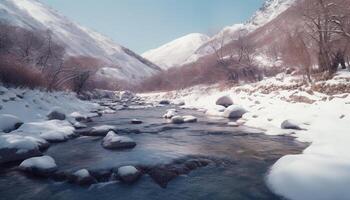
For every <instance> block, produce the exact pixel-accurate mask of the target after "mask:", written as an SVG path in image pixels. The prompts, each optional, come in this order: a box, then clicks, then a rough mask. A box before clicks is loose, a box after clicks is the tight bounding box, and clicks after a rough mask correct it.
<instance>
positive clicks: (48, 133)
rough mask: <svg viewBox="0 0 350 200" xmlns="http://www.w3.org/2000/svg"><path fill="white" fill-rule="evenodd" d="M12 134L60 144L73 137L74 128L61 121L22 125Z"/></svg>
mask: <svg viewBox="0 0 350 200" xmlns="http://www.w3.org/2000/svg"><path fill="white" fill-rule="evenodd" d="M14 132H15V133H18V134H21V135H30V136H34V137H40V138H43V139H45V140H47V141H50V142H62V141H66V140H68V139H69V138H72V137H74V136H75V133H74V127H73V126H72V125H71V124H70V123H69V122H67V121H62V120H50V121H42V122H31V123H24V124H23V125H22V126H21V127H20V128H19V129H17V130H16V131H14Z"/></svg>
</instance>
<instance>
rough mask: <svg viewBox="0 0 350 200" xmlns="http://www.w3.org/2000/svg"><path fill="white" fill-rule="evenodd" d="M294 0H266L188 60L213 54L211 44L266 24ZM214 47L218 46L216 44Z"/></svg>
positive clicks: (229, 40)
mask: <svg viewBox="0 0 350 200" xmlns="http://www.w3.org/2000/svg"><path fill="white" fill-rule="evenodd" d="M295 1H296V0H266V1H265V3H264V4H263V6H262V7H261V8H260V9H259V10H258V11H257V12H256V13H255V14H254V15H253V17H252V18H251V19H250V20H248V21H247V22H246V23H245V24H234V25H233V26H228V27H225V28H224V29H223V30H221V31H220V32H219V33H218V34H216V35H214V36H213V37H212V38H211V39H210V40H209V41H208V42H207V43H205V44H203V45H202V46H201V47H200V48H198V49H197V50H196V52H195V53H194V54H193V55H191V56H190V58H189V59H188V61H189V62H196V61H197V60H198V59H199V58H201V57H203V56H206V55H210V54H213V53H214V51H213V48H212V46H211V45H216V46H217V45H221V41H222V40H223V41H224V43H223V45H226V44H228V43H230V42H232V41H234V40H236V39H237V38H238V36H239V35H240V34H241V33H242V32H243V33H244V34H250V33H253V32H254V31H256V30H257V29H259V28H261V27H263V26H265V25H267V24H268V23H269V22H271V21H272V20H274V19H275V18H277V17H278V16H279V15H280V14H282V13H283V12H284V11H286V10H287V9H288V8H289V7H290V6H291V5H293V4H294V3H295ZM216 48H220V47H219V46H217V47H216Z"/></svg>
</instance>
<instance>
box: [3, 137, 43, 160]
mask: <svg viewBox="0 0 350 200" xmlns="http://www.w3.org/2000/svg"><path fill="white" fill-rule="evenodd" d="M48 146H49V144H48V143H47V142H46V141H45V140H42V139H39V138H34V137H30V136H22V135H17V134H6V135H0V164H1V163H7V162H12V161H21V160H24V159H27V158H30V157H33V156H40V155H41V152H40V150H39V149H45V148H47V147H48Z"/></svg>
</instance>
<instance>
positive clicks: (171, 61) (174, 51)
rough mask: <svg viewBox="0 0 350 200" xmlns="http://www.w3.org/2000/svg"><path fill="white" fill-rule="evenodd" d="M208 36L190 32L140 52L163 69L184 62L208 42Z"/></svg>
mask: <svg viewBox="0 0 350 200" xmlns="http://www.w3.org/2000/svg"><path fill="white" fill-rule="evenodd" d="M209 39H210V38H209V36H207V35H204V34H201V33H191V34H188V35H185V36H183V37H180V38H178V39H175V40H173V41H171V42H169V43H167V44H165V45H163V46H161V47H159V48H157V49H152V50H149V51H147V52H145V53H143V54H142V56H143V57H144V58H147V59H148V60H150V61H152V62H154V63H156V64H157V65H159V66H160V67H161V68H163V69H169V68H171V67H175V66H179V65H181V64H183V63H184V62H186V60H187V59H188V57H189V56H190V55H192V54H193V53H194V52H195V51H196V50H197V49H198V48H199V47H200V46H201V45H203V44H204V43H206V42H208V40H209Z"/></svg>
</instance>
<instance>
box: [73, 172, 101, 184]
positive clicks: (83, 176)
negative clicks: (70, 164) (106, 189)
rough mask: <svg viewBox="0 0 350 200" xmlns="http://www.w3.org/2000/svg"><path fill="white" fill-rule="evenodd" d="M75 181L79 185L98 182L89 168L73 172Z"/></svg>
mask: <svg viewBox="0 0 350 200" xmlns="http://www.w3.org/2000/svg"><path fill="white" fill-rule="evenodd" d="M72 177H73V181H74V182H75V183H77V184H79V185H91V184H93V183H96V179H95V178H94V177H93V176H91V175H90V172H89V171H88V170H87V169H81V170H78V171H76V172H74V173H73V174H72Z"/></svg>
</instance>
